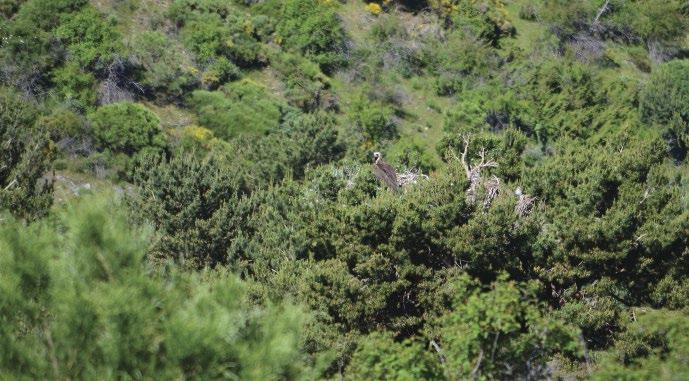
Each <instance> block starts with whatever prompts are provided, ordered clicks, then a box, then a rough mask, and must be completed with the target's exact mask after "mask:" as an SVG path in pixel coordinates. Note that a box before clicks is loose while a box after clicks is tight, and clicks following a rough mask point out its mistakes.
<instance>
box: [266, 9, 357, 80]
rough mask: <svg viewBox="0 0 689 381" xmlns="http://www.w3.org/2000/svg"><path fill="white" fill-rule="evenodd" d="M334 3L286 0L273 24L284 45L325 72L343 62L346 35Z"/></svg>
mask: <svg viewBox="0 0 689 381" xmlns="http://www.w3.org/2000/svg"><path fill="white" fill-rule="evenodd" d="M335 7H336V3H335V2H323V1H318V0H288V1H285V2H284V5H283V9H282V14H281V16H280V19H279V20H280V22H279V23H278V25H277V34H278V35H279V36H280V37H281V38H282V39H283V41H284V44H285V46H287V47H288V48H291V49H294V50H297V51H298V52H300V53H303V54H305V55H306V56H307V57H308V58H309V59H311V60H313V61H314V62H316V63H317V64H319V65H320V66H321V68H322V69H323V71H325V72H331V71H333V70H334V69H336V68H337V67H339V66H342V65H344V64H345V60H344V53H345V52H346V50H347V47H346V35H345V31H344V28H343V26H342V22H341V21H340V18H339V16H338V15H337V11H336V8H335Z"/></svg>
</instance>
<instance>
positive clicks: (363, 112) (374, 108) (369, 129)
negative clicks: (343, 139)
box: [352, 96, 398, 142]
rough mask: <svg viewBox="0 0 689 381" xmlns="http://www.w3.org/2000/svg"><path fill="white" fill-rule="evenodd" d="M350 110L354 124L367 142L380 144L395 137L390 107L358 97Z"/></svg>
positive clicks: (394, 125) (395, 127) (392, 112)
mask: <svg viewBox="0 0 689 381" xmlns="http://www.w3.org/2000/svg"><path fill="white" fill-rule="evenodd" d="M352 109H353V110H352V113H353V115H354V123H356V127H357V128H358V129H359V130H360V131H361V132H362V133H363V135H364V137H365V138H366V139H367V140H369V141H374V142H380V141H381V140H385V139H392V138H395V137H397V135H398V134H397V126H396V124H395V120H394V111H393V109H392V107H389V106H387V105H384V104H382V103H381V102H376V101H371V100H370V99H368V98H367V97H365V96H360V97H359V98H358V99H357V100H356V102H355V103H354V104H353V105H352Z"/></svg>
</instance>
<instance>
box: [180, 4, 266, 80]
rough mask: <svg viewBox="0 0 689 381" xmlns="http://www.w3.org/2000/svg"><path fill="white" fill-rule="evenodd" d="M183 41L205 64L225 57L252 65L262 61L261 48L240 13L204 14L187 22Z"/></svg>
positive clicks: (236, 62)
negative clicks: (223, 14) (229, 14)
mask: <svg viewBox="0 0 689 381" xmlns="http://www.w3.org/2000/svg"><path fill="white" fill-rule="evenodd" d="M182 40H183V41H184V44H185V45H186V46H187V47H188V48H189V49H191V50H192V51H193V52H194V53H195V54H196V56H197V58H198V59H199V60H200V61H201V62H202V63H204V64H205V63H206V62H212V61H213V60H214V59H216V58H218V57H225V58H227V59H229V60H231V61H232V62H233V63H235V64H237V65H239V66H244V67H249V66H254V65H256V64H258V63H259V61H260V60H262V47H261V45H260V43H259V42H258V41H257V40H256V38H255V37H254V36H253V33H252V31H251V30H250V29H249V28H246V27H245V25H244V23H243V18H242V17H241V16H240V15H234V14H233V15H231V16H228V17H227V18H226V19H223V18H222V17H221V16H219V15H218V14H216V13H207V14H202V15H201V16H199V17H198V18H194V19H192V20H190V21H189V22H188V23H187V24H185V26H184V27H183V28H182Z"/></svg>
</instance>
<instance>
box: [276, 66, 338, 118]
mask: <svg viewBox="0 0 689 381" xmlns="http://www.w3.org/2000/svg"><path fill="white" fill-rule="evenodd" d="M271 64H272V67H273V68H274V69H275V70H277V71H278V73H279V74H280V77H281V79H282V81H283V82H284V83H285V85H286V86H287V91H286V92H285V97H286V98H287V100H288V102H289V103H290V105H292V106H295V107H298V108H300V109H302V110H304V111H307V112H309V111H313V110H316V109H318V108H319V107H322V106H323V105H322V95H323V94H325V93H326V90H327V89H328V88H329V87H330V82H329V79H328V78H327V77H326V76H325V75H324V74H323V73H322V72H321V70H320V68H319V66H318V65H317V64H315V63H313V62H311V61H310V60H308V59H306V58H304V57H302V56H301V55H299V54H291V53H279V54H275V55H274V56H273V57H272V58H271Z"/></svg>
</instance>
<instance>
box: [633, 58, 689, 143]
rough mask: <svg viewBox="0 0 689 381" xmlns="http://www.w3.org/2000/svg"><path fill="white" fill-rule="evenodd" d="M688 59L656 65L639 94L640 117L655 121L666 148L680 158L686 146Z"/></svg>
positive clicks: (687, 141)
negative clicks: (664, 140) (663, 135)
mask: <svg viewBox="0 0 689 381" xmlns="http://www.w3.org/2000/svg"><path fill="white" fill-rule="evenodd" d="M687 73H689V61H687V60H673V61H670V62H668V63H666V64H663V65H661V66H659V67H658V68H657V69H656V70H655V71H654V72H653V74H652V75H651V78H649V81H648V83H647V84H646V86H645V87H644V89H643V91H642V92H641V94H640V96H639V111H640V113H641V118H642V120H643V121H645V122H647V123H653V124H657V125H658V126H659V128H662V129H663V131H664V133H665V136H666V137H667V138H668V139H669V140H670V147H671V148H672V149H673V150H675V151H676V154H677V155H678V156H680V157H684V156H685V155H686V152H687V147H689V107H688V106H687V100H689V90H687V89H688V86H689V80H688V79H687V78H688V77H687Z"/></svg>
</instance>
